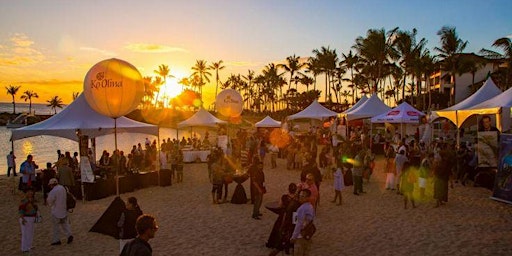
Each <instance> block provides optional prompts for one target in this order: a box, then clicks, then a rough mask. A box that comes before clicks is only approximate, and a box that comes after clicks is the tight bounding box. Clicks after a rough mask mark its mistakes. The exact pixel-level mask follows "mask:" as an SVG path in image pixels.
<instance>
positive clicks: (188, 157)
mask: <svg viewBox="0 0 512 256" xmlns="http://www.w3.org/2000/svg"><path fill="white" fill-rule="evenodd" d="M209 154H210V150H183V162H185V163H191V162H196V161H197V160H198V159H199V160H200V161H201V162H206V158H207V157H208V155H209Z"/></svg>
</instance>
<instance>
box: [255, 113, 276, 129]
mask: <svg viewBox="0 0 512 256" xmlns="http://www.w3.org/2000/svg"><path fill="white" fill-rule="evenodd" d="M254 126H255V127H256V128H279V127H281V122H279V121H276V120H274V119H273V118H272V117H270V116H266V117H265V118H263V119H262V120H261V121H259V122H257V123H255V124H254Z"/></svg>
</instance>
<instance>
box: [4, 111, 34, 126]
mask: <svg viewBox="0 0 512 256" xmlns="http://www.w3.org/2000/svg"><path fill="white" fill-rule="evenodd" d="M38 121H39V118H38V117H37V116H35V115H33V114H28V113H22V114H20V115H18V116H17V117H16V118H14V120H12V121H11V120H9V121H8V122H7V124H6V125H5V127H7V128H11V129H15V128H20V127H24V126H27V125H30V124H34V123H37V122H38Z"/></svg>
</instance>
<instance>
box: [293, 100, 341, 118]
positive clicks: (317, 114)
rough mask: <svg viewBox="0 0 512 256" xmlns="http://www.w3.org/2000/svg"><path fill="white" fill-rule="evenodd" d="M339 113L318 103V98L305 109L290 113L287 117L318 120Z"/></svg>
mask: <svg viewBox="0 0 512 256" xmlns="http://www.w3.org/2000/svg"><path fill="white" fill-rule="evenodd" d="M336 115H338V112H334V111H332V110H330V109H328V108H326V107H324V106H322V105H321V104H320V103H318V101H317V100H315V101H313V102H312V103H311V104H310V105H309V106H308V107H306V108H305V109H304V110H302V111H300V112H298V113H296V114H293V115H290V116H288V117H287V119H288V120H295V119H317V120H321V121H322V120H325V119H327V118H329V117H333V116H336Z"/></svg>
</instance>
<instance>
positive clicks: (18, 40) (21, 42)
mask: <svg viewBox="0 0 512 256" xmlns="http://www.w3.org/2000/svg"><path fill="white" fill-rule="evenodd" d="M10 40H11V42H12V43H13V44H14V45H15V46H18V47H30V46H31V45H33V44H34V41H32V40H30V39H29V38H28V36H26V35H24V34H14V36H13V37H11V38H10Z"/></svg>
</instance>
